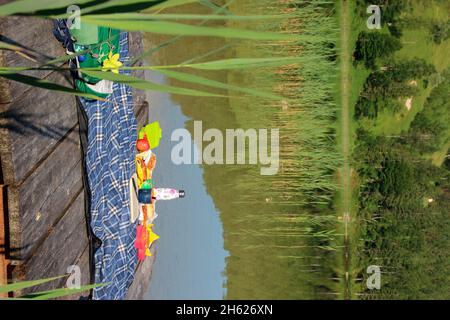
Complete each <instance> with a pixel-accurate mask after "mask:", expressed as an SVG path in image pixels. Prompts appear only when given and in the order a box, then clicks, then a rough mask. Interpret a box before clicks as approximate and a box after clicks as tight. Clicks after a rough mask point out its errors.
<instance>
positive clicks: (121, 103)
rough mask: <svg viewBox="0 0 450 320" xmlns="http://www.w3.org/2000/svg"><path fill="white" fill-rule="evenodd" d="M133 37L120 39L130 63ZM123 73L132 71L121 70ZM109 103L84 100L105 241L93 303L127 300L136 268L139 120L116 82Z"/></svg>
mask: <svg viewBox="0 0 450 320" xmlns="http://www.w3.org/2000/svg"><path fill="white" fill-rule="evenodd" d="M128 60H129V55H128V33H126V32H122V33H121V35H120V61H121V62H122V63H124V64H126V63H127V62H128ZM121 73H127V72H125V71H123V70H121ZM113 89H114V92H113V94H112V95H110V96H109V97H108V98H107V100H108V101H92V100H85V99H81V104H82V107H83V108H84V111H85V112H86V115H87V119H88V133H87V134H88V148H87V151H86V159H85V160H86V171H87V175H88V182H89V187H90V190H91V227H92V230H93V232H94V234H95V235H96V236H97V237H98V238H100V240H101V241H102V246H101V247H100V248H99V249H98V250H97V252H96V253H95V282H96V283H109V284H108V285H106V286H103V287H99V288H95V289H94V290H93V298H94V299H97V300H98V299H123V298H124V297H125V295H126V292H127V289H128V287H129V286H130V285H131V283H132V281H133V278H134V271H135V268H136V265H137V256H136V249H135V248H134V240H135V236H136V224H134V223H131V221H130V209H129V203H130V199H129V187H128V182H129V179H130V178H131V176H132V174H133V173H134V172H135V164H134V160H135V142H136V137H137V132H136V118H135V116H134V108H133V98H132V93H131V89H130V87H128V86H126V85H123V84H117V83H114V86H113Z"/></svg>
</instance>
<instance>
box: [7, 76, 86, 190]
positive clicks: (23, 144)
mask: <svg viewBox="0 0 450 320" xmlns="http://www.w3.org/2000/svg"><path fill="white" fill-rule="evenodd" d="M48 80H49V81H51V82H56V83H59V84H63V85H65V86H68V87H71V83H70V82H69V81H68V80H67V79H66V78H65V76H64V75H62V74H59V73H56V72H53V73H52V74H50V75H49V77H48ZM12 97H13V99H14V101H13V102H12V103H11V104H10V105H9V106H8V109H7V110H5V112H4V113H3V121H2V122H3V123H5V125H6V126H7V127H6V129H7V132H6V133H5V134H8V135H9V140H10V141H11V142H13V143H12V144H11V146H10V152H11V158H10V161H12V164H11V165H8V166H9V167H12V169H13V172H5V175H4V179H5V183H8V184H11V183H17V182H20V181H21V180H23V179H24V178H25V177H26V175H28V174H29V173H30V171H31V170H33V168H34V167H35V166H36V164H37V163H38V162H39V161H41V160H42V159H44V158H45V157H46V156H47V155H48V153H49V152H51V151H53V150H54V149H55V147H56V145H57V143H58V142H59V141H60V140H61V139H62V138H63V137H64V136H65V135H66V134H67V132H68V131H69V130H71V129H72V128H73V127H74V126H75V125H76V123H77V114H76V107H75V98H74V97H73V96H71V95H69V94H63V93H56V92H54V91H48V90H44V89H38V88H33V89H31V90H29V91H27V92H26V93H25V94H24V95H22V96H15V95H12Z"/></svg>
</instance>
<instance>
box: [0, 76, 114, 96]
mask: <svg viewBox="0 0 450 320" xmlns="http://www.w3.org/2000/svg"><path fill="white" fill-rule="evenodd" d="M0 77H3V78H6V79H8V80H12V81H16V82H20V83H24V84H28V85H30V86H33V87H37V88H42V89H47V90H51V91H57V92H61V93H69V94H73V95H76V96H79V97H84V98H88V99H94V100H105V99H103V98H100V97H98V96H96V95H93V94H89V93H84V92H80V91H77V90H75V89H72V88H69V87H65V86H62V85H59V84H57V83H53V82H50V81H47V80H44V79H39V78H36V77H33V76H27V75H24V74H18V73H15V74H13V73H4V72H2V71H0Z"/></svg>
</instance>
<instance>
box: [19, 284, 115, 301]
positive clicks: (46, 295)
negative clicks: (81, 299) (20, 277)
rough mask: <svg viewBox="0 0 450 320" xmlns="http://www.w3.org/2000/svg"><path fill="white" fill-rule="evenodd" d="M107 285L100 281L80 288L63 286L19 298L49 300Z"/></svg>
mask: <svg viewBox="0 0 450 320" xmlns="http://www.w3.org/2000/svg"><path fill="white" fill-rule="evenodd" d="M105 285H107V283H99V284H90V285H85V286H81V287H80V288H79V289H69V288H61V289H55V290H50V291H42V292H36V293H31V294H27V295H24V296H21V297H19V298H18V299H21V300H22V299H26V300H29V299H32V300H48V299H54V298H61V297H64V296H70V295H73V294H76V293H81V292H84V291H88V290H91V289H94V288H98V287H102V286H105Z"/></svg>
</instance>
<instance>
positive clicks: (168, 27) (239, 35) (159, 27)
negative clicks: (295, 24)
mask: <svg viewBox="0 0 450 320" xmlns="http://www.w3.org/2000/svg"><path fill="white" fill-rule="evenodd" d="M83 19H84V21H85V22H88V23H91V24H95V25H100V26H105V27H110V28H116V29H122V30H128V31H144V32H151V33H157V34H169V35H182V36H197V37H223V38H234V39H248V40H280V41H281V40H302V39H305V40H307V38H311V37H309V36H305V37H304V36H301V35H290V34H279V33H275V32H259V31H251V30H243V29H235V28H225V27H217V28H213V27H204V26H193V25H188V24H182V23H177V22H167V21H136V20H130V19H122V20H103V19H99V18H95V17H93V16H85V17H83ZM311 39H312V38H311Z"/></svg>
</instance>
